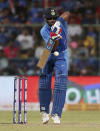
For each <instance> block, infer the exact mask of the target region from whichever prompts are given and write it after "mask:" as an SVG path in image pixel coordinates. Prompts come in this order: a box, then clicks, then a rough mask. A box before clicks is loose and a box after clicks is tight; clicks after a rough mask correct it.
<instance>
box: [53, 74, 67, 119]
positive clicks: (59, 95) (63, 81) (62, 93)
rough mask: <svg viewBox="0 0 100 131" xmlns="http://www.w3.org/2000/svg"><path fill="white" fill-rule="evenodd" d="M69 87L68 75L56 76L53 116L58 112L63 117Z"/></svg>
mask: <svg viewBox="0 0 100 131" xmlns="http://www.w3.org/2000/svg"><path fill="white" fill-rule="evenodd" d="M66 89H67V76H66V75H59V76H57V77H56V78H55V88H54V98H53V107H52V114H51V115H52V116H53V115H54V114H58V116H60V117H61V114H62V109H63V107H64V103H65V97H66Z"/></svg>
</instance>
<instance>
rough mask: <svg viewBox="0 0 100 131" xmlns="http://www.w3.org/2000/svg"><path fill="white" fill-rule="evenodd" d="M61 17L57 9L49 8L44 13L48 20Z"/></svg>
mask: <svg viewBox="0 0 100 131" xmlns="http://www.w3.org/2000/svg"><path fill="white" fill-rule="evenodd" d="M58 16H59V15H58V12H57V10H56V9H54V8H47V9H45V11H44V17H45V18H46V19H50V18H57V17H58Z"/></svg>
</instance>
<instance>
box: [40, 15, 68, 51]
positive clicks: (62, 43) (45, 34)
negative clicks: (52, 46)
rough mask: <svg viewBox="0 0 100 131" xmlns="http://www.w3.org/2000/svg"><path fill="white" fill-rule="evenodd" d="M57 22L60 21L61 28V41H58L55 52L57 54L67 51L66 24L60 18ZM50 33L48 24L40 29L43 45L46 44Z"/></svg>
mask: <svg viewBox="0 0 100 131" xmlns="http://www.w3.org/2000/svg"><path fill="white" fill-rule="evenodd" d="M57 21H60V23H61V25H60V26H61V28H62V32H61V36H62V39H60V40H59V44H58V47H57V49H56V50H57V51H58V52H62V51H64V50H66V49H67V38H66V37H67V28H68V27H67V22H65V21H64V20H63V18H62V17H59V18H58V19H57ZM50 31H51V27H50V26H49V25H48V24H45V25H44V26H43V27H42V29H41V30H40V33H41V36H42V38H43V39H44V41H45V43H48V41H49V39H50Z"/></svg>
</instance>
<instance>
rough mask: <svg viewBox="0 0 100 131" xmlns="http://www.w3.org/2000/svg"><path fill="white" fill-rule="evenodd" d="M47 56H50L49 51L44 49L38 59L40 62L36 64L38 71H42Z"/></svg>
mask: <svg viewBox="0 0 100 131" xmlns="http://www.w3.org/2000/svg"><path fill="white" fill-rule="evenodd" d="M49 55H50V51H49V50H48V49H46V48H44V50H43V53H42V55H41V57H40V60H39V62H38V63H37V67H39V68H40V69H43V68H44V66H45V64H46V62H47V60H48V57H49Z"/></svg>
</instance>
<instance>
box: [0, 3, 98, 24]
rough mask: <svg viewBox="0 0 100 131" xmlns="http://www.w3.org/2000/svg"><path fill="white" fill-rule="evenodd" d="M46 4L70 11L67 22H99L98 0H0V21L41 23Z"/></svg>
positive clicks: (6, 22)
mask: <svg viewBox="0 0 100 131" xmlns="http://www.w3.org/2000/svg"><path fill="white" fill-rule="evenodd" d="M46 1H48V2H46ZM46 6H48V7H56V8H57V10H58V12H59V14H61V13H62V12H64V11H70V12H71V17H70V18H69V24H73V23H74V24H100V1H99V0H0V23H1V24H9V23H10V24H11V23H25V24H34V23H36V24H37V23H38V24H43V23H44V17H43V10H44V8H45V7H46Z"/></svg>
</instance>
